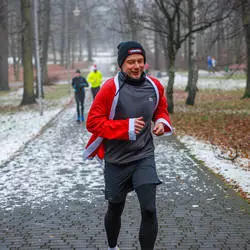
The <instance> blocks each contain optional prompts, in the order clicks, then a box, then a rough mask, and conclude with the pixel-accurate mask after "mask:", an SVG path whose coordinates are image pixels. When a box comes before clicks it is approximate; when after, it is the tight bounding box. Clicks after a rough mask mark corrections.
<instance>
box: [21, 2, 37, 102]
mask: <svg viewBox="0 0 250 250" xmlns="http://www.w3.org/2000/svg"><path fill="white" fill-rule="evenodd" d="M21 13H22V25H23V32H22V63H23V81H24V82H23V83H24V85H23V87H24V91H23V99H22V102H21V105H27V104H32V103H35V102H36V99H35V94H34V75H33V65H32V40H33V39H32V15H31V1H30V0H21Z"/></svg>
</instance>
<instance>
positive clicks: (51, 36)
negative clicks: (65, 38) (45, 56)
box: [50, 34, 57, 64]
mask: <svg viewBox="0 0 250 250" xmlns="http://www.w3.org/2000/svg"><path fill="white" fill-rule="evenodd" d="M50 42H51V47H52V54H53V63H54V64H57V56H56V45H55V38H54V35H52V34H50Z"/></svg>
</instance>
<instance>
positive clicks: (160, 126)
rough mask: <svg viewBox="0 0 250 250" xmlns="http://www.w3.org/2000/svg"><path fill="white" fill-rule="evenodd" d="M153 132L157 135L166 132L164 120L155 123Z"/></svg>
mask: <svg viewBox="0 0 250 250" xmlns="http://www.w3.org/2000/svg"><path fill="white" fill-rule="evenodd" d="M153 133H154V134H155V135H157V136H160V135H163V134H164V124H163V123H162V122H159V123H157V124H155V127H154V130H153Z"/></svg>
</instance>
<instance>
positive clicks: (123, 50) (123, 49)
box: [117, 41, 146, 68]
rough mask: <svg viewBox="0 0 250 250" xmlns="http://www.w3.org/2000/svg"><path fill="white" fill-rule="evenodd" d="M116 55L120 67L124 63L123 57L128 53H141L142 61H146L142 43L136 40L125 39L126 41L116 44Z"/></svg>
mask: <svg viewBox="0 0 250 250" xmlns="http://www.w3.org/2000/svg"><path fill="white" fill-rule="evenodd" d="M117 49H118V57H117V63H118V65H119V67H120V68H121V66H122V64H123V63H124V61H125V59H126V58H127V57H128V56H129V55H133V54H141V55H143V57H144V63H145V62H146V53H145V50H144V48H143V47H142V45H141V44H140V43H138V42H136V41H127V42H121V43H120V44H119V45H118V46H117Z"/></svg>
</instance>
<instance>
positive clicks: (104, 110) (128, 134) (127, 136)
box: [83, 75, 173, 160]
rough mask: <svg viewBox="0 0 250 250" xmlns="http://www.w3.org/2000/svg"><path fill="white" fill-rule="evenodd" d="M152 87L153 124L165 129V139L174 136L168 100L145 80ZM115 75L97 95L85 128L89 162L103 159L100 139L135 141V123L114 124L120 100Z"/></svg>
mask: <svg viewBox="0 0 250 250" xmlns="http://www.w3.org/2000/svg"><path fill="white" fill-rule="evenodd" d="M147 79H148V80H149V81H150V82H151V83H152V85H153V87H154V89H155V91H156V96H157V104H156V107H155V111H154V116H153V122H154V123H158V122H162V123H163V124H164V125H165V126H164V127H165V135H170V134H172V132H173V128H172V126H171V122H170V118H169V114H168V111H167V100H166V97H165V94H164V87H163V86H162V84H161V83H160V82H159V81H158V80H157V79H156V78H153V77H151V76H150V77H147ZM118 89H119V81H118V75H116V76H115V77H114V78H110V79H108V80H107V81H106V82H105V83H104V84H103V86H102V87H101V89H100V91H99V92H98V94H97V95H96V97H95V99H94V102H93V104H92V106H91V108H90V111H89V113H88V118H87V123H86V127H87V130H88V131H89V132H91V133H92V136H91V137H90V139H89V141H88V143H87V146H86V148H85V150H84V153H83V156H84V158H88V159H92V158H93V157H95V156H97V157H98V158H99V160H102V159H103V158H104V145H103V139H110V140H112V139H117V140H135V139H136V136H135V132H134V120H135V118H127V119H125V120H113V118H114V116H115V108H116V105H117V101H118V98H119V92H118V94H117V95H115V94H116V93H117V91H118Z"/></svg>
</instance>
